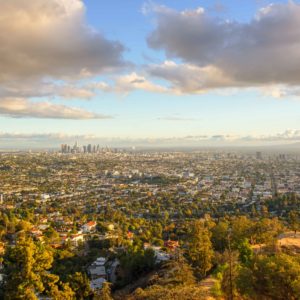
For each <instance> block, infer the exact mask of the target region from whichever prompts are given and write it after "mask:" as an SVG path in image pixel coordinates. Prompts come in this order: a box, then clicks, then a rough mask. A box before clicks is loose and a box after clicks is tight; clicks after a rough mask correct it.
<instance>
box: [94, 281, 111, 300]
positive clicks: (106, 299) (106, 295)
mask: <svg viewBox="0 0 300 300" xmlns="http://www.w3.org/2000/svg"><path fill="white" fill-rule="evenodd" d="M94 300H113V298H112V296H111V290H110V283H109V282H103V286H102V289H101V290H100V291H99V292H97V293H96V294H95V296H94Z"/></svg>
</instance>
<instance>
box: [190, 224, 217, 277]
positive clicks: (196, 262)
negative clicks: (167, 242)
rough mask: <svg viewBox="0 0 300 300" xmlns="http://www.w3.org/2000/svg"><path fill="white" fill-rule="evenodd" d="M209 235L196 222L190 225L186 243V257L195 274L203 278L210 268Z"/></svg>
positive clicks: (210, 250)
mask: <svg viewBox="0 0 300 300" xmlns="http://www.w3.org/2000/svg"><path fill="white" fill-rule="evenodd" d="M210 236H211V233H210V231H209V230H208V229H207V228H206V227H205V226H204V224H203V222H201V221H199V220H197V221H194V222H193V223H192V225H191V229H190V231H189V235H188V241H187V246H188V250H187V255H188V258H189V260H190V261H191V263H192V265H193V266H194V267H195V269H196V273H197V274H198V275H199V276H200V277H202V278H203V277H205V276H206V274H207V272H208V271H209V270H210V269H211V267H212V258H213V254H214V252H213V249H212V244H211V241H210Z"/></svg>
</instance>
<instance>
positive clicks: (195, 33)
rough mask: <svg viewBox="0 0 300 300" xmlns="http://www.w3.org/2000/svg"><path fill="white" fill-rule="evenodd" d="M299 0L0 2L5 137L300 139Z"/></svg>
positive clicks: (186, 141) (138, 141)
mask: <svg viewBox="0 0 300 300" xmlns="http://www.w3.org/2000/svg"><path fill="white" fill-rule="evenodd" d="M299 25H300V3H299V2H298V1H263V0H261V1H253V0H245V1H243V3H242V4H241V1H237V0H231V1H200V0H199V1H197V0H188V1H141V0H136V1H119V0H112V1H92V0H87V1H79V0H51V1H42V4H41V1H39V0H31V1H21V0H18V1H0V30H1V35H0V67H1V74H0V148H43V147H60V144H62V143H74V142H75V141H76V140H78V141H79V143H81V144H84V143H93V144H98V143H99V144H101V146H106V145H108V146H114V147H118V146H120V147H125V146H129V147H131V146H141V147H142V146H144V147H156V146H159V147H160V146H163V147H173V146H174V147H178V146H179V147H182V146H183V147H184V146H188V147H197V146H256V145H257V146H262V145H286V144H295V143H296V144H297V142H299V141H300V127H299V117H300V115H299V113H300V110H299V103H300V102H299V95H300V86H299V84H300V82H299V78H300V76H299V75H300V74H299V70H300V65H299V64H300V59H299V58H300V57H299V56H300V51H299V50H300V44H299V34H300V26H299Z"/></svg>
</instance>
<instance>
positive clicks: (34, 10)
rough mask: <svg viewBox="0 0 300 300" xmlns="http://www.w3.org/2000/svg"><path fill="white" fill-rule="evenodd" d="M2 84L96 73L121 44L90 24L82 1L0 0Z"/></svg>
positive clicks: (115, 61)
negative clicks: (12, 81) (21, 80)
mask: <svg viewBox="0 0 300 300" xmlns="http://www.w3.org/2000/svg"><path fill="white" fill-rule="evenodd" d="M0 32H1V33H0V69H1V74H0V82H6V81H10V80H14V79H28V78H37V79H41V78H44V77H52V78H66V77H78V76H79V74H80V73H81V75H82V74H83V73H85V74H98V73H101V72H104V71H106V70H110V69H112V68H116V67H120V66H122V65H124V61H123V59H122V53H123V51H124V47H123V46H122V45H121V44H120V43H119V42H116V41H110V40H108V39H106V38H105V37H104V36H103V35H102V34H101V33H99V32H97V31H96V30H94V29H93V28H91V27H89V25H88V24H87V23H86V20H85V7H84V4H83V2H82V1H80V0H48V1H44V0H30V1H26V0H10V1H0Z"/></svg>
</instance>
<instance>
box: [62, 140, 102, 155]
mask: <svg viewBox="0 0 300 300" xmlns="http://www.w3.org/2000/svg"><path fill="white" fill-rule="evenodd" d="M102 150H103V149H102V148H100V146H99V145H92V144H88V145H84V146H79V145H78V142H76V143H75V144H74V146H73V147H72V146H70V145H68V144H62V145H61V153H99V152H102Z"/></svg>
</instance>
